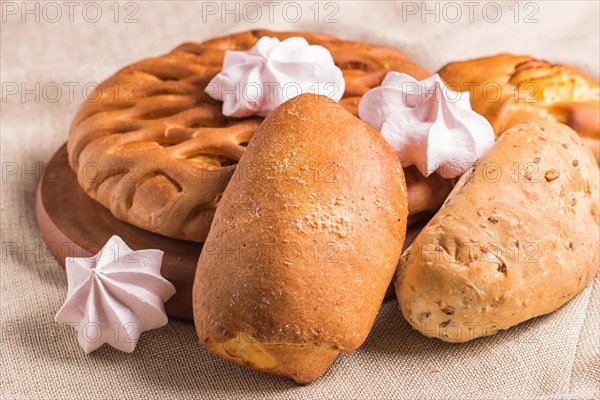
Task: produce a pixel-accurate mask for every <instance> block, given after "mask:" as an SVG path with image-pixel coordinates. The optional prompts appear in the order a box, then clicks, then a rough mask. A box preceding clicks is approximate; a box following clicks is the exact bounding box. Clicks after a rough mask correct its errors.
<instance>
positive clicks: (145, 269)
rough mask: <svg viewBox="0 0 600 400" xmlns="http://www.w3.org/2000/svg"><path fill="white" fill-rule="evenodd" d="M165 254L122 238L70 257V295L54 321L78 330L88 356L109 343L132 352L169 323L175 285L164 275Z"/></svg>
mask: <svg viewBox="0 0 600 400" xmlns="http://www.w3.org/2000/svg"><path fill="white" fill-rule="evenodd" d="M162 258H163V252H162V251H160V250H140V251H133V250H131V249H130V248H129V247H128V246H127V244H125V242H124V241H123V240H122V239H121V238H120V237H118V236H113V237H111V238H110V239H109V240H108V242H106V244H105V245H104V247H103V248H102V250H100V252H99V253H98V254H96V255H95V256H94V257H90V258H69V257H67V259H66V270H67V281H68V292H67V298H66V300H65V303H64V305H63V306H62V307H61V308H60V310H58V313H57V314H56V316H55V317H54V320H55V321H56V322H58V323H66V324H69V325H72V326H73V327H74V328H75V330H77V339H78V341H79V345H80V346H81V347H82V348H83V351H84V352H85V353H86V354H89V353H91V352H92V351H94V350H96V349H97V348H99V347H100V346H102V345H103V344H104V343H107V344H109V345H110V346H112V347H114V348H115V349H117V350H121V351H125V352H127V353H130V352H132V351H133V350H134V349H135V346H136V344H137V341H138V339H139V337H140V334H141V333H142V332H143V331H147V330H150V329H154V328H159V327H161V326H164V325H166V324H167V322H168V318H167V315H166V313H165V309H164V306H163V303H164V302H166V301H167V300H168V299H169V298H170V297H171V296H172V295H173V294H175V287H174V286H173V285H172V284H171V283H170V282H169V281H167V280H166V279H164V278H163V277H162V276H161V275H160V267H161V263H162Z"/></svg>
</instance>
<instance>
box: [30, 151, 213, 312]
mask: <svg viewBox="0 0 600 400" xmlns="http://www.w3.org/2000/svg"><path fill="white" fill-rule="evenodd" d="M36 216H37V220H38V225H39V227H40V231H41V233H42V238H43V239H44V241H45V242H46V245H47V246H48V249H49V250H50V252H51V253H52V256H53V257H54V258H55V259H56V261H58V263H59V264H60V265H61V266H63V267H64V266H65V258H66V257H88V256H90V255H94V254H96V253H98V251H99V250H100V249H101V248H102V246H103V245H104V244H105V243H106V241H107V240H108V239H109V238H110V237H111V236H112V235H119V236H120V237H121V238H122V239H123V240H124V241H125V243H127V244H128V245H129V246H130V247H131V248H132V249H134V250H140V249H160V250H162V251H164V252H165V254H164V257H163V265H162V269H161V274H162V275H163V276H164V277H165V278H166V279H168V280H169V281H170V282H171V283H172V284H173V285H175V288H176V289H177V293H176V294H175V295H174V296H173V297H171V299H170V300H169V301H168V302H167V303H166V304H165V309H166V311H167V315H169V317H171V318H178V319H185V320H192V319H193V317H192V285H193V283H194V273H195V271H196V263H197V262H198V257H199V256H200V251H201V250H202V244H201V243H194V242H188V241H184V240H177V239H171V238H168V237H165V236H162V235H158V234H155V233H151V232H148V231H145V230H143V229H140V228H136V227H135V226H133V225H130V224H128V223H126V222H122V221H119V220H118V219H116V218H115V217H113V216H112V214H111V213H110V211H109V210H108V209H106V208H104V206H102V205H101V204H100V203H97V202H96V201H95V200H93V199H92V198H90V197H89V196H88V195H87V194H86V193H85V192H84V191H83V190H82V189H81V188H80V187H79V184H78V183H77V176H76V175H75V173H74V172H73V170H72V169H71V167H70V166H69V162H68V157H67V146H66V145H64V146H63V147H61V148H60V149H59V150H58V151H57V152H56V154H54V156H53V157H52V159H51V160H50V162H49V163H48V164H47V165H46V168H45V170H44V173H43V174H42V179H41V180H40V184H39V187H38V192H37V198H36Z"/></svg>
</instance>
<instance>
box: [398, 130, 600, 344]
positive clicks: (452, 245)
mask: <svg viewBox="0 0 600 400" xmlns="http://www.w3.org/2000/svg"><path fill="white" fill-rule="evenodd" d="M599 182H600V173H599V169H598V166H597V165H596V162H595V160H594V158H593V156H592V154H591V152H590V150H589V149H588V148H587V147H586V146H584V145H583V144H582V143H581V140H580V138H579V137H578V136H577V135H576V133H575V132H574V131H573V130H571V129H570V128H569V127H567V126H565V125H562V124H559V123H556V122H547V121H539V122H536V123H526V124H520V125H516V126H514V127H513V128H511V129H509V130H508V131H506V132H505V133H504V134H502V136H501V137H500V139H499V140H498V141H497V142H496V144H495V145H494V147H493V148H492V149H491V150H490V151H489V152H488V153H487V155H485V156H484V157H483V158H481V159H480V160H479V163H478V165H477V166H475V167H473V168H472V169H471V170H470V171H469V172H467V173H465V174H464V175H463V176H462V178H461V179H460V180H459V182H458V183H457V184H456V187H455V188H454V189H453V191H452V192H451V193H450V196H448V199H447V200H446V202H445V203H444V205H443V206H442V208H441V209H440V210H439V211H438V213H437V214H436V215H435V216H434V217H433V219H431V221H429V223H428V224H427V225H426V227H425V228H424V229H423V230H422V231H421V233H420V234H419V236H417V238H416V239H415V241H414V242H413V243H412V245H410V246H409V247H408V249H407V250H406V251H405V253H404V254H403V255H402V258H401V261H400V264H399V267H398V272H397V277H396V283H395V285H396V294H397V297H398V301H399V303H400V308H401V309H402V313H403V314H404V316H405V318H406V319H407V320H408V322H409V323H410V324H411V325H412V326H413V328H415V329H417V330H419V331H420V332H421V333H423V334H424V335H427V336H430V337H435V338H438V339H441V340H444V341H448V342H465V341H467V340H471V339H474V338H477V337H480V336H486V335H492V334H494V333H496V332H498V331H499V330H501V329H507V328H509V327H511V326H513V325H516V324H518V323H520V322H523V321H525V320H527V319H530V318H533V317H537V316H539V315H543V314H547V313H550V312H552V311H554V310H556V309H557V308H559V307H561V306H562V305H563V304H565V303H566V302H568V301H569V300H570V299H572V298H573V297H574V296H575V295H576V294H577V293H579V292H580V291H581V290H582V289H583V288H584V287H585V286H586V285H587V284H588V282H590V280H591V279H592V278H593V276H594V275H595V273H596V271H597V270H598V265H599V262H600V228H599V225H600V210H599V209H598V207H599V196H600V188H599Z"/></svg>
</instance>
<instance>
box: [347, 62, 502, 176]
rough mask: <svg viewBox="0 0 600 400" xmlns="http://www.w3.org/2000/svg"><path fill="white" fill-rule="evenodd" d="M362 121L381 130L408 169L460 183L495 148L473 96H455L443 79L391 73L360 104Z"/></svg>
mask: <svg viewBox="0 0 600 400" xmlns="http://www.w3.org/2000/svg"><path fill="white" fill-rule="evenodd" d="M358 115H359V117H360V119H362V120H363V121H365V122H366V123H367V124H369V125H370V126H372V127H373V128H374V129H376V130H378V131H379V132H380V133H381V135H382V136H383V137H384V138H385V139H386V140H387V141H388V143H389V144H390V145H391V147H392V149H393V150H394V152H395V153H396V155H397V156H398V158H399V159H400V161H401V162H402V165H403V166H409V165H416V167H417V168H418V169H419V171H420V172H421V173H422V174H423V175H424V176H429V175H431V174H432V173H433V172H434V171H437V173H438V174H440V175H441V176H443V177H444V178H455V177H457V176H458V175H460V174H462V173H463V172H464V171H466V170H467V169H468V168H469V167H470V166H471V164H472V163H473V162H474V161H475V160H477V159H478V158H479V157H480V156H482V155H483V154H484V153H485V152H486V151H487V150H489V149H490V147H491V146H492V145H493V143H494V130H493V128H492V126H491V125H490V123H489V122H488V121H487V120H486V119H485V118H484V117H483V116H481V115H479V114H477V113H476V112H475V111H473V110H472V109H471V104H470V102H469V92H454V91H452V90H450V89H448V87H447V86H446V85H445V84H444V82H443V81H442V79H441V78H440V76H439V75H438V74H435V75H432V76H431V77H429V78H427V79H425V80H423V81H417V80H416V79H414V78H413V77H411V76H409V75H407V74H403V73H399V72H394V71H392V72H389V73H388V74H387V75H386V77H385V79H384V80H383V82H382V83H381V86H379V87H376V88H374V89H371V90H369V91H368V92H367V93H365V95H364V96H363V97H362V99H361V101H360V103H359V105H358Z"/></svg>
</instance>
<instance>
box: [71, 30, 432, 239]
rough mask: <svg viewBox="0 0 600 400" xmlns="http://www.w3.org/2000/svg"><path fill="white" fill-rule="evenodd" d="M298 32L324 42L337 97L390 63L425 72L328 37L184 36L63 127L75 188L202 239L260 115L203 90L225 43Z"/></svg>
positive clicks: (125, 213)
mask: <svg viewBox="0 0 600 400" xmlns="http://www.w3.org/2000/svg"><path fill="white" fill-rule="evenodd" d="M265 35H268V36H274V37H278V38H285V37H289V36H302V37H305V38H306V39H307V40H308V41H309V42H310V43H313V44H320V45H322V46H325V47H326V48H328V49H329V50H330V51H331V52H332V55H333V58H334V60H335V62H336V63H337V65H338V66H339V67H340V68H341V69H342V72H343V74H344V78H345V80H346V92H345V94H344V98H343V99H342V100H341V104H342V105H344V106H345V107H346V108H347V109H348V110H350V111H352V112H354V113H356V107H357V104H358V100H359V99H360V96H361V95H362V94H363V93H365V92H366V91H367V90H368V89H370V88H372V87H374V86H377V85H378V84H379V83H380V82H381V80H382V79H383V77H384V76H385V74H386V73H387V72H388V71H390V70H398V71H403V72H406V73H409V74H411V75H413V76H415V77H416V78H419V79H422V78H424V77H425V76H427V75H428V73H427V72H426V71H425V70H423V69H422V68H420V67H419V66H417V65H416V64H414V63H412V62H411V61H410V60H408V59H407V58H406V57H405V56H404V55H403V54H402V53H401V52H400V51H398V50H396V49H392V48H389V47H383V46H375V45H370V44H367V43H359V42H351V41H342V40H338V39H336V38H335V37H333V36H328V35H322V34H313V33H302V32H270V31H267V30H255V31H249V32H243V33H239V34H235V35H230V36H225V37H222V38H217V39H213V40H209V41H207V42H204V43H186V44H183V45H181V46H179V47H178V48H176V49H175V50H174V51H172V52H171V53H169V54H166V55H164V56H161V57H156V58H150V59H146V60H143V61H140V62H137V63H135V64H132V65H130V66H128V67H125V68H123V69H122V70H120V71H119V72H117V73H116V74H115V75H113V76H112V77H110V78H109V79H108V80H106V81H104V82H103V83H102V84H100V85H99V87H98V89H97V90H96V91H95V92H94V93H93V94H92V95H91V96H90V99H89V100H88V101H86V102H85V103H84V104H82V105H81V107H80V109H79V111H78V113H77V115H76V116H75V119H74V120H73V123H72V125H71V129H70V133H69V141H68V151H69V160H70V162H71V164H72V166H73V168H74V170H75V171H76V172H77V175H78V181H79V184H80V185H81V187H82V188H83V189H84V190H85V191H86V192H87V193H88V194H89V195H90V196H91V197H92V198H94V199H95V200H97V201H98V202H100V203H101V204H102V205H104V206H105V207H107V208H109V209H110V210H111V212H112V214H113V215H114V216H115V217H117V218H118V219H121V220H124V221H127V222H129V223H132V224H133V225H136V226H138V227H140V228H143V229H146V230H149V231H153V232H157V233H160V234H163V235H166V236H170V237H175V238H180V239H187V240H193V241H203V240H204V239H205V238H206V235H207V233H208V229H209V226H210V222H211V220H212V217H213V214H214V210H215V207H216V203H217V201H218V198H219V196H220V195H221V193H222V192H223V190H224V189H225V187H226V185H227V182H228V181H229V179H230V177H231V174H232V173H233V171H234V169H235V164H236V163H237V161H238V160H239V158H240V157H241V155H242V154H243V153H244V151H245V146H246V144H247V143H248V141H249V140H250V138H251V137H252V135H253V134H254V131H255V130H256V128H257V127H258V125H259V123H260V119H256V118H249V119H241V120H240V119H230V118H225V117H224V116H223V115H222V114H221V111H220V110H221V103H220V102H217V101H215V100H213V99H211V98H210V97H209V96H208V95H206V94H205V93H204V87H205V86H206V84H207V83H208V82H209V81H210V80H211V79H212V78H213V77H214V75H216V74H217V73H218V72H219V71H220V69H221V65H222V61H223V56H224V53H225V51H226V50H247V49H249V48H250V47H252V46H253V45H254V44H255V43H256V41H257V40H258V38H260V37H261V36H265Z"/></svg>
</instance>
